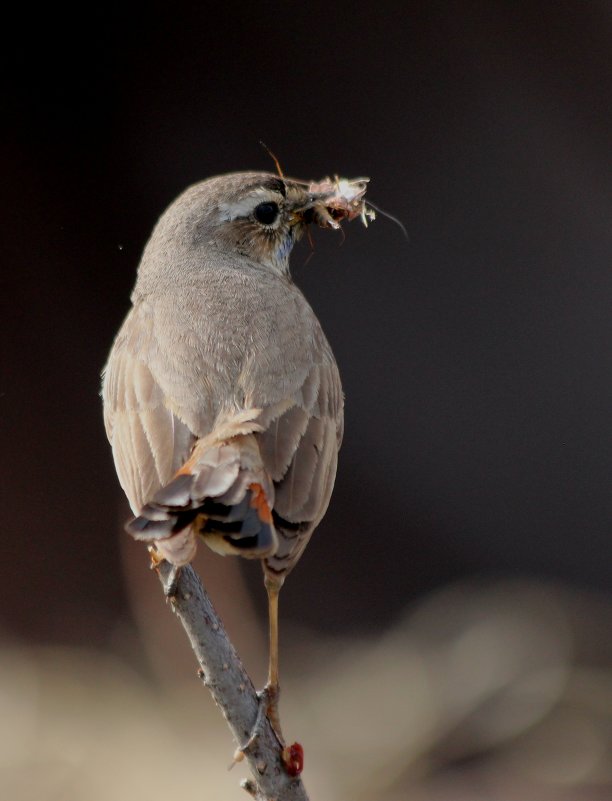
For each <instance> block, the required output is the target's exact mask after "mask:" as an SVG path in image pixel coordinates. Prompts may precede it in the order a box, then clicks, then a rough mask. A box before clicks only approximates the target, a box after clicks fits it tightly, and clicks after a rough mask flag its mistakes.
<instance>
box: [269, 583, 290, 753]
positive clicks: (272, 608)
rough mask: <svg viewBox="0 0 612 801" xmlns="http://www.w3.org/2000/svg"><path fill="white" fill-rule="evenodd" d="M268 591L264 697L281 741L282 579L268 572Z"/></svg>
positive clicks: (270, 718) (271, 720)
mask: <svg viewBox="0 0 612 801" xmlns="http://www.w3.org/2000/svg"><path fill="white" fill-rule="evenodd" d="M265 585H266V591H267V593H268V622H269V627H270V629H269V630H270V649H269V662H268V681H267V683H266V686H265V688H264V699H265V701H266V702H267V704H268V719H269V721H270V723H271V724H272V727H273V728H274V731H275V732H276V734H277V735H278V738H279V740H280V741H281V743H284V742H285V740H284V737H283V733H282V730H281V725H280V718H279V715H278V697H279V694H280V686H279V681H278V595H279V592H280V588H281V586H282V581H281V582H279V581H278V579H276V578H272V577H270V576H269V575H267V574H266V578H265Z"/></svg>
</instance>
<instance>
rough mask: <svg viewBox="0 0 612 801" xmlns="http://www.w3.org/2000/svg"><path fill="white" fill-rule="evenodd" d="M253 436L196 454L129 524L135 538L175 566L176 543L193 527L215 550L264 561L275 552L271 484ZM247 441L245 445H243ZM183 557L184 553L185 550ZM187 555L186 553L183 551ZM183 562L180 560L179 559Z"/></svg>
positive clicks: (195, 450) (128, 526) (194, 531)
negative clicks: (174, 542) (153, 546)
mask: <svg viewBox="0 0 612 801" xmlns="http://www.w3.org/2000/svg"><path fill="white" fill-rule="evenodd" d="M251 440H252V437H248V436H240V437H237V438H236V439H235V440H232V441H230V442H229V443H221V444H219V445H217V446H214V447H211V446H210V445H208V446H207V447H206V449H204V450H202V451H201V452H199V453H198V452H197V445H196V448H195V449H194V452H193V453H192V456H191V458H190V459H189V461H188V462H187V463H186V465H185V466H184V467H183V468H181V470H180V471H179V472H178V474H177V475H176V476H175V477H174V479H172V481H170V482H169V483H168V484H167V485H166V486H164V487H162V488H161V489H160V490H159V491H158V492H157V493H156V494H155V495H154V497H153V499H152V500H151V501H149V502H148V503H147V504H146V505H145V506H144V507H143V508H142V509H141V511H140V514H139V515H138V516H137V517H135V518H133V519H132V520H130V521H129V522H128V523H127V525H126V530H127V531H128V533H129V534H131V535H132V536H133V537H134V539H136V540H142V541H147V542H152V543H155V544H156V545H157V547H158V549H159V550H160V551H161V552H162V554H166V553H167V554H170V556H166V558H169V559H170V560H171V561H172V538H176V536H177V535H179V534H182V539H183V540H184V536H185V530H186V529H187V528H188V527H191V528H192V531H193V539H194V544H193V545H192V546H191V551H190V553H192V552H193V551H194V549H195V534H200V535H201V536H202V537H203V538H204V539H205V541H206V542H207V543H208V544H209V545H210V547H211V548H213V549H214V550H216V551H220V552H222V553H236V554H240V555H242V556H247V557H250V558H263V557H265V556H270V555H272V554H274V553H275V552H276V549H277V546H278V540H277V535H276V531H275V528H274V523H273V520H272V513H271V506H272V504H273V498H271V497H270V496H271V495H272V494H273V489H272V484H271V482H270V481H269V479H268V478H267V476H266V475H265V474H264V473H263V468H262V466H261V461H260V459H259V460H258V459H257V458H256V457H257V456H258V452H255V451H254V447H255V448H256V447H257V446H256V445H254V443H253V442H251ZM245 441H246V442H245ZM177 544H178V543H177ZM181 552H183V551H181ZM185 552H187V551H185ZM181 558H182V557H181Z"/></svg>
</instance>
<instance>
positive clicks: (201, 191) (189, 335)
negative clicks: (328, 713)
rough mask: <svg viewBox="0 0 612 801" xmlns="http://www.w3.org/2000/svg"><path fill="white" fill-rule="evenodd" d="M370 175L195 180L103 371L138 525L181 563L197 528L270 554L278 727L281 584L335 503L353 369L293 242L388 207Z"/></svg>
mask: <svg viewBox="0 0 612 801" xmlns="http://www.w3.org/2000/svg"><path fill="white" fill-rule="evenodd" d="M366 184H367V179H356V180H355V181H347V180H344V179H342V180H340V179H334V180H330V179H324V180H323V181H321V182H319V183H316V184H314V183H311V184H308V183H303V182H300V181H295V180H292V179H291V180H290V179H286V178H284V177H279V176H275V175H270V174H267V173H255V172H250V173H236V174H231V175H221V176H218V177H215V178H210V179H209V180H207V181H204V182H202V183H199V184H196V185H195V186H192V187H190V188H189V189H187V190H186V191H185V192H184V193H183V194H182V195H180V197H178V199H177V200H175V201H174V203H172V205H171V206H170V207H169V208H168V209H167V210H166V212H165V213H164V214H163V215H162V217H161V218H160V220H159V222H158V223H157V225H156V227H155V229H154V231H153V234H152V236H151V238H150V240H149V242H148V243H147V245H146V247H145V250H144V253H143V256H142V260H141V262H140V266H139V269H138V277H137V281H136V286H135V289H134V292H133V294H132V298H131V299H132V304H133V306H132V308H131V310H130V312H129V313H128V315H127V318H126V319H125V321H124V323H123V325H122V327H121V329H120V331H119V333H118V335H117V337H116V339H115V342H114V344H113V347H112V350H111V353H110V356H109V360H108V364H107V365H106V367H105V369H104V374H103V388H102V396H103V400H104V422H105V426H106V432H107V435H108V438H109V440H110V443H111V445H112V450H113V457H114V460H115V466H116V469H117V474H118V476H119V481H120V483H121V486H122V487H123V489H124V491H125V493H126V495H127V497H128V500H129V502H130V505H131V508H132V510H133V512H134V514H135V515H137V517H136V518H135V519H133V520H132V521H130V522H129V523H128V524H127V530H128V531H129V532H130V533H131V534H132V535H133V536H134V537H135V538H136V539H137V540H143V541H145V542H148V543H149V544H150V545H152V546H154V548H152V549H151V550H152V551H153V552H154V555H155V558H156V559H157V560H160V561H161V560H162V559H166V560H167V561H168V562H170V563H171V564H173V565H175V566H176V567H177V568H179V567H180V566H182V565H185V564H187V563H189V562H190V561H191V560H192V559H193V556H194V554H195V551H196V541H197V536H201V537H202V538H203V539H204V541H205V542H206V543H207V544H208V545H209V546H210V547H211V548H213V549H214V550H215V551H218V552H221V553H223V554H238V555H240V556H245V557H248V558H251V559H260V560H261V562H262V565H263V569H264V576H265V585H266V588H267V592H268V598H269V612H270V665H269V675H268V685H267V691H268V699H269V714H270V719H271V721H272V723H273V725H274V726H275V728H276V729H277V732H278V733H279V735H280V725H279V722H278V715H277V707H276V699H277V696H278V639H277V637H278V617H277V616H278V593H279V590H280V588H281V586H282V584H283V581H284V579H285V577H286V576H287V574H288V573H289V571H290V570H291V569H292V568H293V567H294V565H295V564H296V562H297V561H298V559H299V557H300V555H301V553H302V551H303V550H304V548H305V546H306V544H307V542H308V540H309V538H310V535H311V534H312V532H313V530H314V528H315V527H316V526H317V524H318V523H319V521H320V520H321V518H322V517H323V515H324V514H325V511H326V509H327V506H328V504H329V500H330V496H331V493H332V488H333V485H334V480H335V476H336V466H337V459H338V449H339V447H340V443H341V440H342V426H343V396H342V389H341V384H340V377H339V375H338V368H337V366H336V362H335V359H334V356H333V354H332V351H331V348H330V346H329V343H328V342H327V339H326V338H325V335H324V334H323V331H322V330H321V326H320V324H319V321H318V320H317V318H316V316H315V314H314V312H313V311H312V309H311V307H310V306H309V304H308V302H307V301H306V299H305V298H304V296H303V295H302V293H301V291H300V290H299V289H298V288H297V287H296V285H295V284H294V283H293V281H292V280H291V277H290V274H289V254H290V252H291V249H292V247H293V244H294V242H296V241H297V239H298V238H299V237H300V235H301V234H302V233H303V231H304V230H305V228H306V226H307V225H308V224H309V223H314V224H318V225H320V226H322V227H333V228H337V227H339V223H340V222H341V221H342V220H343V219H349V220H350V219H353V218H354V217H357V216H361V217H362V219H363V221H364V222H366V220H367V217H373V213H372V212H371V211H370V210H369V209H366V206H365V202H364V200H363V196H364V194H365V190H366Z"/></svg>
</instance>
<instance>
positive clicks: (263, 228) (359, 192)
mask: <svg viewBox="0 0 612 801" xmlns="http://www.w3.org/2000/svg"><path fill="white" fill-rule="evenodd" d="M367 182H368V179H367V178H358V179H355V180H353V181H349V180H346V179H338V178H335V179H329V178H325V179H324V180H323V181H320V182H318V183H312V182H310V183H309V182H302V181H297V180H295V179H291V178H284V177H279V176H277V175H273V174H270V173H257V172H244V173H232V174H228V175H219V176H216V177H214V178H209V179H208V180H206V181H203V182H201V183H199V184H195V185H194V186H191V187H190V188H189V189H187V190H186V191H185V192H184V193H183V194H182V195H180V196H179V197H178V198H177V199H176V200H175V201H174V203H173V204H172V205H171V206H170V207H169V208H168V209H167V211H166V212H165V213H164V215H163V216H162V217H161V219H160V221H159V223H158V225H157V227H156V229H155V231H154V233H153V236H152V237H151V241H150V243H149V246H147V247H148V248H150V247H152V246H155V247H156V249H157V252H159V250H160V246H161V248H162V249H163V250H164V251H165V252H166V253H169V252H170V251H174V252H175V253H178V252H179V251H183V252H189V253H190V254H191V255H192V256H195V255H197V254H200V255H201V254H202V253H203V252H205V253H206V254H207V255H209V254H211V253H214V252H215V251H216V252H221V253H223V254H226V255H238V256H240V257H241V258H242V259H247V260H248V261H250V262H255V263H256V264H259V265H262V266H264V267H267V268H269V269H271V270H273V271H275V272H278V273H280V274H285V273H287V272H288V269H289V254H290V253H291V249H292V247H293V245H294V244H295V242H296V241H297V240H298V239H299V238H300V237H301V235H302V234H303V232H304V230H305V229H306V227H307V226H308V225H309V224H313V223H314V224H316V225H319V226H321V227H324V228H339V227H340V222H341V221H342V220H344V219H348V220H351V219H354V218H355V217H361V218H362V220H363V221H364V223H366V224H367V219H373V217H374V213H373V211H372V210H371V209H368V208H366V206H365V201H364V199H363V198H364V195H365V192H366V188H367ZM146 256H147V251H146V250H145V258H143V265H141V267H142V266H144V265H145V264H146V262H147V258H146Z"/></svg>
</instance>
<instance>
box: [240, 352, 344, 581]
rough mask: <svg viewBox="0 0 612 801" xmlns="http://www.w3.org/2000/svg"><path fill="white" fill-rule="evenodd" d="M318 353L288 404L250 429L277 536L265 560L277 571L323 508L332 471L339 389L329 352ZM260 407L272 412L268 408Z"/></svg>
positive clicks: (338, 435) (285, 566)
mask: <svg viewBox="0 0 612 801" xmlns="http://www.w3.org/2000/svg"><path fill="white" fill-rule="evenodd" d="M323 356H324V357H325V358H324V359H323V360H322V361H320V362H318V363H315V364H314V365H313V366H312V368H311V369H310V371H309V372H308V374H307V375H306V378H305V380H304V381H303V383H302V384H301V386H300V387H299V389H298V390H297V391H296V392H295V393H294V395H293V397H292V398H291V399H290V401H291V402H292V405H291V406H290V407H289V408H287V409H286V410H284V411H283V412H282V413H281V414H279V415H278V416H276V417H274V419H272V420H270V421H269V423H268V424H267V426H266V427H265V430H264V431H263V432H261V433H259V434H257V435H256V436H257V438H258V439H259V442H260V452H261V455H262V458H263V462H264V466H265V467H266V469H267V471H268V472H269V474H270V476H271V478H272V480H273V481H274V484H275V503H274V519H275V524H276V527H277V529H278V531H279V534H280V535H281V536H280V537H279V546H278V550H277V552H276V554H275V555H274V556H273V557H270V558H268V559H267V560H266V564H267V566H268V567H269V568H270V569H272V570H273V571H274V572H277V573H285V572H287V571H288V570H289V569H291V567H293V565H294V564H295V563H296V562H297V560H298V558H299V556H300V554H301V552H302V550H303V549H304V547H305V546H306V543H307V542H308V539H309V537H310V534H311V533H312V531H313V530H314V528H315V527H316V525H317V524H318V523H319V521H320V520H321V518H322V517H323V515H324V514H325V512H326V510H327V506H328V504H329V500H330V497H331V493H332V489H333V486H334V481H335V477H336V467H337V462H338V449H339V447H340V443H341V439H342V427H343V399H342V389H341V385H340V378H339V375H338V370H337V367H336V364H335V362H334V360H333V357H332V356H331V353H330V352H328V351H327V350H326V351H325V352H324V354H323ZM266 412H267V413H268V415H270V414H273V411H272V410H271V409H268V410H264V415H265V414H266ZM260 422H262V423H263V422H264V420H263V419H262V420H260Z"/></svg>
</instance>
